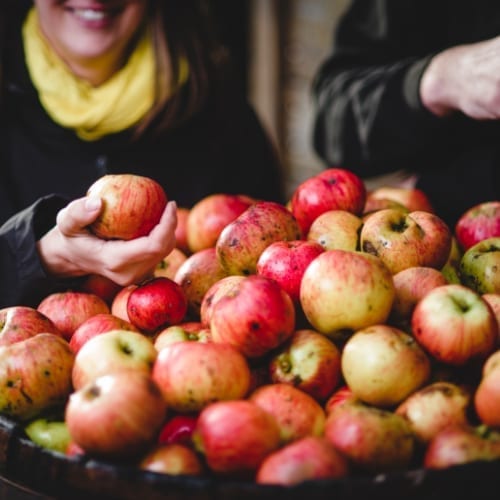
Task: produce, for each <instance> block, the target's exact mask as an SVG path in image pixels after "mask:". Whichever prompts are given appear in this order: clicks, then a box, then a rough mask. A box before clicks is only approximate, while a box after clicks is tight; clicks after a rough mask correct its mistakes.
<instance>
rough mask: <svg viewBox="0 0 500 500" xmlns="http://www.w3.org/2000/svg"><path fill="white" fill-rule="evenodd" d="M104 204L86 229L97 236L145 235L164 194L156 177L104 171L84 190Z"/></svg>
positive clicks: (123, 237) (158, 213) (159, 210)
mask: <svg viewBox="0 0 500 500" xmlns="http://www.w3.org/2000/svg"><path fill="white" fill-rule="evenodd" d="M87 196H89V197H97V198H101V199H102V202H103V207H102V210H101V213H100V214H99V216H98V217H97V219H96V220H95V221H94V222H92V224H90V226H89V229H90V230H91V231H92V232H93V233H94V234H95V235H96V236H98V237H99V238H102V239H106V240H111V239H120V240H132V239H135V238H139V237H141V236H146V235H148V234H149V233H150V231H151V230H152V229H153V228H154V227H155V226H156V225H157V224H158V222H159V221H160V218H161V216H162V214H163V211H164V210H165V207H166V205H167V201H168V200H167V195H166V193H165V191H164V189H163V187H162V186H161V185H160V184H158V182H156V181H155V180H153V179H151V178H149V177H144V176H140V175H133V174H107V175H104V176H102V177H100V178H99V179H97V180H96V181H95V182H94V183H93V184H92V185H91V186H90V187H89V188H88V190H87Z"/></svg>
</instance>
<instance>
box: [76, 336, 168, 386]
mask: <svg viewBox="0 0 500 500" xmlns="http://www.w3.org/2000/svg"><path fill="white" fill-rule="evenodd" d="M157 355H158V352H157V350H156V349H155V347H154V344H153V341H152V339H151V338H149V337H147V336H146V335H143V334H142V333H137V332H134V331H130V330H111V331H108V332H104V333H101V334H99V335H96V336H94V337H92V338H91V339H89V340H87V342H85V344H83V345H82V347H81V348H80V350H79V351H78V352H77V353H76V355H75V360H74V364H73V370H72V381H73V387H74V388H75V389H80V388H81V387H83V386H84V385H85V384H87V383H89V382H91V381H92V380H95V379H96V378H97V377H99V376H101V375H106V374H107V373H112V372H115V371H120V370H128V371H140V372H142V373H146V374H148V375H150V374H151V371H152V369H153V364H154V362H155V360H156V356H157Z"/></svg>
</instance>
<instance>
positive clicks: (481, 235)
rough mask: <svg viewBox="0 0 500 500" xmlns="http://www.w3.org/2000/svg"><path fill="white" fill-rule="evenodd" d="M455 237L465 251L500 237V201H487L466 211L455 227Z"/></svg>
mask: <svg viewBox="0 0 500 500" xmlns="http://www.w3.org/2000/svg"><path fill="white" fill-rule="evenodd" d="M455 236H456V238H457V241H458V243H459V245H460V246H461V248H462V249H463V250H464V251H465V250H468V249H469V248H470V247H472V246H474V245H475V244H476V243H479V242H480V241H482V240H486V239H488V238H494V237H500V201H498V200H495V201H485V202H482V203H479V204H478V205H475V206H473V207H471V208H469V209H468V210H467V211H465V212H464V213H463V214H462V215H461V216H460V218H459V219H458V221H457V223H456V225H455Z"/></svg>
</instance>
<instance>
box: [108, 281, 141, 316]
mask: <svg viewBox="0 0 500 500" xmlns="http://www.w3.org/2000/svg"><path fill="white" fill-rule="evenodd" d="M137 286H138V285H136V284H135V283H132V284H131V285H128V286H125V287H123V288H122V289H121V290H120V291H119V292H118V293H117V294H116V295H115V298H114V299H113V302H112V303H111V314H112V315H113V316H117V317H118V318H120V319H123V320H125V321H128V322H129V323H130V318H129V316H128V311H127V302H128V298H129V295H130V294H131V293H132V290H135V289H136V288H137Z"/></svg>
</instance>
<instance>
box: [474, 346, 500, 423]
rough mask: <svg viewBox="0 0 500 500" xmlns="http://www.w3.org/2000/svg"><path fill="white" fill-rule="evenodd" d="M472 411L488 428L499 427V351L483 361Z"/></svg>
mask: <svg viewBox="0 0 500 500" xmlns="http://www.w3.org/2000/svg"><path fill="white" fill-rule="evenodd" d="M474 409H475V412H476V414H477V416H478V418H479V420H480V421H481V422H482V423H483V424H485V425H487V426H490V427H500V350H496V351H495V352H493V353H492V354H491V355H490V356H489V357H488V358H487V360H486V361H485V363H484V364H483V367H482V373H481V377H480V380H479V384H478V385H477V387H476V390H475V392H474Z"/></svg>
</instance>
